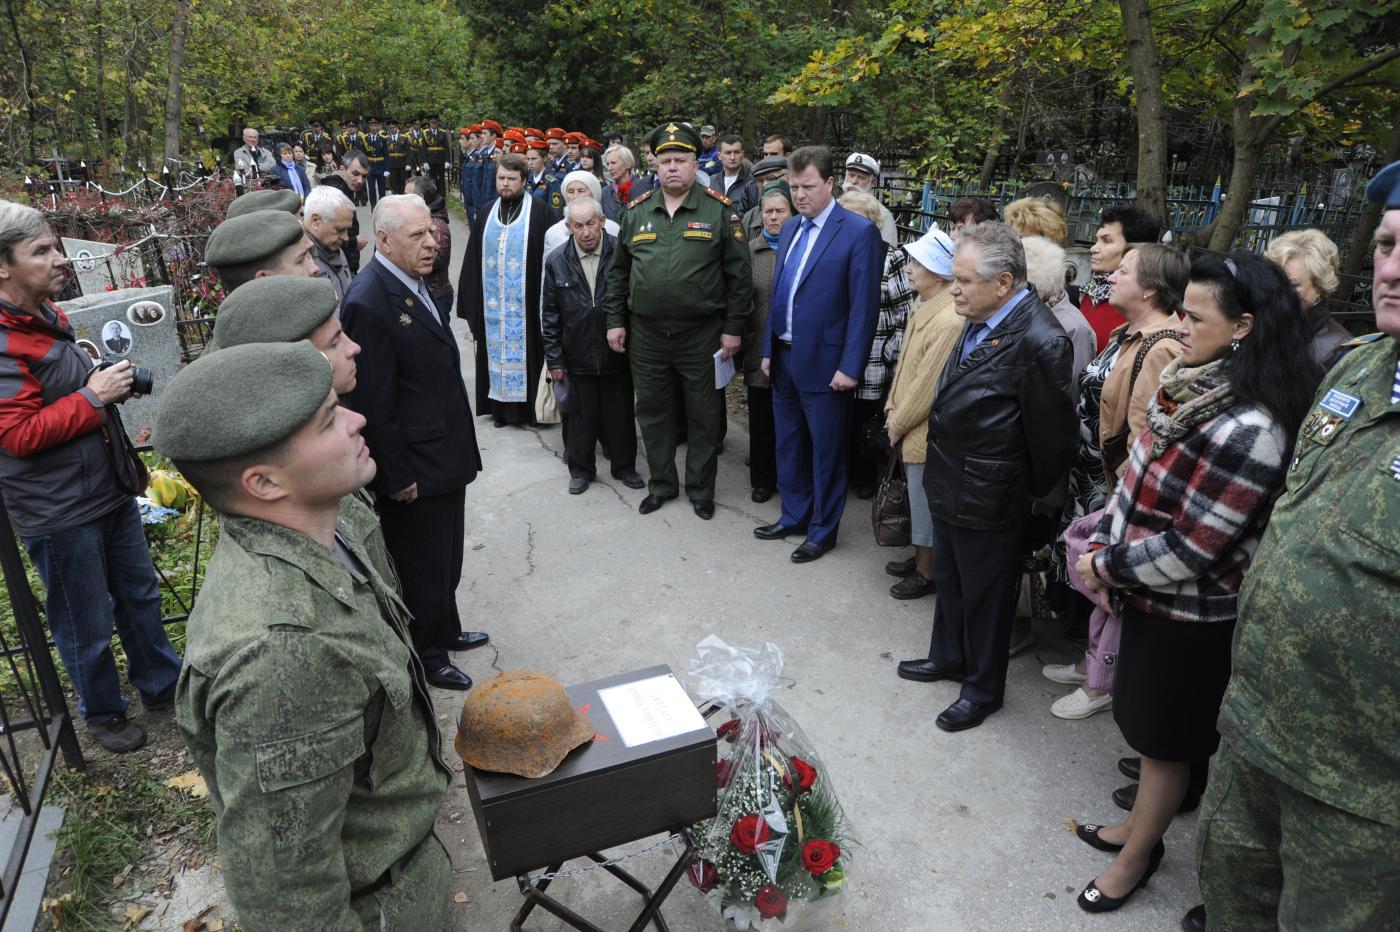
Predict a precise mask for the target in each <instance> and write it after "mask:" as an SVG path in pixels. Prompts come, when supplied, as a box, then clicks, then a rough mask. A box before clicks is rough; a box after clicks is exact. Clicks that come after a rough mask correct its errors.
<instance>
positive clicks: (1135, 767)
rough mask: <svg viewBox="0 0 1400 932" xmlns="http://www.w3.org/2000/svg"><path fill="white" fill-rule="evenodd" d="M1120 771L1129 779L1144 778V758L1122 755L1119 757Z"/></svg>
mask: <svg viewBox="0 0 1400 932" xmlns="http://www.w3.org/2000/svg"><path fill="white" fill-rule="evenodd" d="M1118 772H1119V773H1121V774H1122V775H1123V776H1125V777H1127V778H1128V779H1129V780H1141V779H1142V758H1141V757H1120V758H1118Z"/></svg>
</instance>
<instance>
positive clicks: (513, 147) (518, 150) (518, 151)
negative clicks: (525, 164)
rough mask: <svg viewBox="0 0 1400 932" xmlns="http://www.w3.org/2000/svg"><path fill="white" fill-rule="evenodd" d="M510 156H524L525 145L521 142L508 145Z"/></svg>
mask: <svg viewBox="0 0 1400 932" xmlns="http://www.w3.org/2000/svg"><path fill="white" fill-rule="evenodd" d="M510 154H511V155H524V154H525V143H523V142H513V143H511V144H510Z"/></svg>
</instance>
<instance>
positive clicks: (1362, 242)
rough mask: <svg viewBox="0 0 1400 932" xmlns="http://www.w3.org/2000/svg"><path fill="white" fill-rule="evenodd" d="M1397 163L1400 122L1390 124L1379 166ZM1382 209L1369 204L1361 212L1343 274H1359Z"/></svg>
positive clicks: (1381, 205) (1398, 158) (1382, 205)
mask: <svg viewBox="0 0 1400 932" xmlns="http://www.w3.org/2000/svg"><path fill="white" fill-rule="evenodd" d="M1397 161H1400V122H1396V123H1392V124H1391V127H1390V141H1389V142H1387V143H1386V144H1385V158H1383V159H1381V164H1382V165H1389V164H1390V163H1391V162H1397ZM1384 208H1385V205H1384V204H1380V203H1370V204H1367V205H1366V209H1365V210H1363V211H1361V216H1360V217H1358V218H1357V221H1356V230H1355V231H1354V232H1353V233H1352V234H1351V243H1350V244H1349V245H1348V246H1347V261H1346V262H1345V263H1343V265H1342V273H1343V274H1345V275H1359V274H1361V269H1362V267H1363V266H1364V265H1365V264H1366V256H1367V255H1368V254H1369V249H1368V248H1367V247H1368V246H1370V244H1371V235H1372V234H1373V233H1375V231H1376V225H1377V224H1379V223H1380V222H1381V211H1382V210H1383V209H1384Z"/></svg>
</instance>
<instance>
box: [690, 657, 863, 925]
mask: <svg viewBox="0 0 1400 932" xmlns="http://www.w3.org/2000/svg"><path fill="white" fill-rule="evenodd" d="M696 647H697V651H698V655H697V656H696V657H695V658H694V659H692V660H691V663H690V671H689V683H690V692H691V695H692V696H693V697H694V698H695V699H696V701H697V702H699V703H700V705H701V710H702V712H703V713H704V714H705V716H706V719H707V720H708V721H709V722H710V724H711V725H712V726H713V727H714V728H715V732H716V733H717V734H718V735H719V754H718V761H717V763H716V771H717V772H716V776H717V782H718V787H719V788H718V793H719V800H718V814H717V815H716V816H715V817H714V818H713V819H709V820H707V821H705V822H702V823H700V824H699V825H698V826H696V827H695V836H696V840H697V842H698V845H699V850H698V851H697V853H696V859H695V861H694V862H693V863H692V864H691V866H690V870H689V873H688V876H689V877H690V879H691V881H692V882H693V883H694V884H695V886H696V887H698V888H699V889H700V892H701V893H703V894H705V896H706V897H707V898H709V899H711V900H712V901H713V902H714V903H715V905H716V907H717V908H718V910H719V912H720V914H721V915H722V916H723V918H724V921H725V928H728V929H754V930H758V932H790V930H793V929H798V928H802V927H804V926H808V925H810V924H811V923H812V922H813V921H815V920H816V919H817V918H818V917H820V916H822V915H825V914H826V913H827V912H828V911H829V910H830V909H831V908H832V907H833V906H836V905H838V904H840V903H841V902H842V901H843V900H844V896H843V894H844V893H845V890H846V885H847V883H848V881H849V872H848V861H849V858H850V854H851V850H850V849H851V847H852V845H853V842H854V839H853V838H852V837H851V833H850V829H849V827H848V826H847V824H846V819H845V815H844V813H843V812H842V811H841V804H840V803H839V802H837V800H836V794H835V792H834V790H833V789H832V786H831V781H830V780H829V779H828V777H827V771H826V768H825V767H824V766H823V764H822V762H821V759H820V758H819V757H818V756H817V754H816V751H815V750H814V749H813V748H812V744H811V742H810V741H808V740H807V736H806V735H804V734H803V733H802V730H801V729H800V728H798V727H797V723H796V722H794V721H793V720H792V718H791V717H789V716H788V714H787V713H786V712H784V711H783V710H782V708H781V707H779V706H778V704H777V703H776V702H774V701H773V693H774V692H776V691H777V689H778V687H779V686H780V685H781V684H782V682H783V681H782V677H781V674H782V669H783V652H782V651H781V650H779V649H778V648H777V647H776V646H775V645H773V644H765V645H764V646H763V648H762V649H761V650H754V649H751V648H742V647H732V646H730V645H729V644H727V643H725V642H724V641H722V640H720V639H719V638H717V637H714V636H713V635H711V636H710V637H707V638H705V640H703V641H701V642H700V643H699V644H698V645H697V646H696Z"/></svg>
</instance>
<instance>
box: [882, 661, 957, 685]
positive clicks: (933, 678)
mask: <svg viewBox="0 0 1400 932" xmlns="http://www.w3.org/2000/svg"><path fill="white" fill-rule="evenodd" d="M898 673H899V678H900V679H902V680H913V681H914V682H916V683H937V682H938V681H939V680H952V681H953V682H954V683H961V682H962V681H963V677H964V676H966V674H965V673H962V672H960V671H957V670H940V669H938V666H937V665H936V664H935V663H934V662H933V661H932V660H901V661H900V662H899V669H898Z"/></svg>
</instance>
